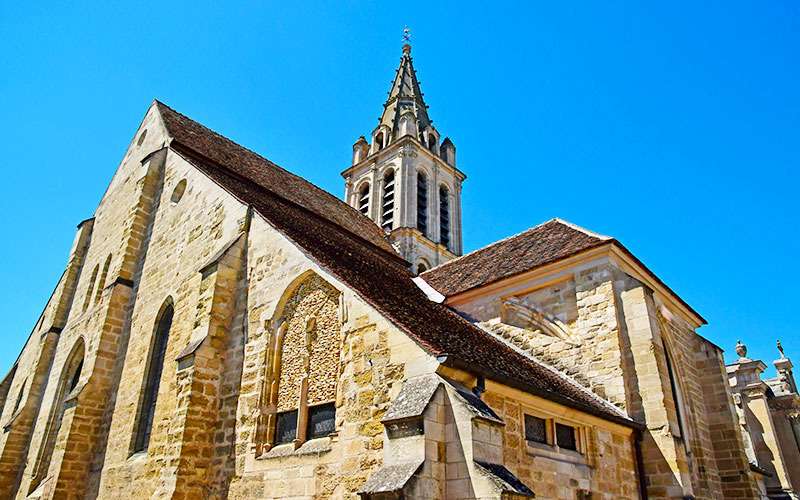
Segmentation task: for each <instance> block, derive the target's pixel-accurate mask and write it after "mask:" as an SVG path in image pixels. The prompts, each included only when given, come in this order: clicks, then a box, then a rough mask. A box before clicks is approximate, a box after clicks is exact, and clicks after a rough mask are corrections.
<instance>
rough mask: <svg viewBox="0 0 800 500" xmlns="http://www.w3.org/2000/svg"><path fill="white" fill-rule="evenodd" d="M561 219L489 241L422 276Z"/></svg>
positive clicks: (551, 220)
mask: <svg viewBox="0 0 800 500" xmlns="http://www.w3.org/2000/svg"><path fill="white" fill-rule="evenodd" d="M560 220H561V219H559V218H557V217H554V218H552V219H550V220H547V221H544V222H542V223H541V224H539V225H536V226H533V227H530V228H528V229H525V230H524V231H520V232H519V233H517V234H512V235H511V236H506V237H505V238H503V239H500V240H497V241H494V242H492V243H489V244H488V245H484V246H482V247H480V248H476V249H475V250H473V251H471V252H469V253H465V254H464V255H459V256H458V257H456V258H455V259H451V260H448V261H447V262H443V263H441V264H439V265H438V266H435V267H432V268H430V269H428V270H427V271H425V272H424V273H422V274H421V275H420V276H424V275H425V274H427V273H429V272H431V271H433V270H434V269H441V268H443V267H445V266H447V265H448V264H452V263H453V262H458V261H460V260H462V259H464V258H465V257H469V256H470V255H472V254H474V253H477V252H480V251H481V250H486V249H487V248H491V247H493V246H495V245H499V244H501V243H505V242H506V241H508V240H512V239H514V238H516V237H517V236H522V235H523V234H525V233H527V232H529V231H533V230H534V229H538V228H540V227H542V226H544V225H546V224H549V223H551V222H556V221H560Z"/></svg>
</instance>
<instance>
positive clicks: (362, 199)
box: [358, 183, 369, 217]
mask: <svg viewBox="0 0 800 500" xmlns="http://www.w3.org/2000/svg"><path fill="white" fill-rule="evenodd" d="M358 211H359V212H361V213H362V214H364V215H366V216H368V217H369V183H365V184H364V185H363V186H361V190H360V191H359V192H358Z"/></svg>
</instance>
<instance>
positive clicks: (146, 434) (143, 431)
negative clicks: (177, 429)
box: [133, 302, 175, 452]
mask: <svg viewBox="0 0 800 500" xmlns="http://www.w3.org/2000/svg"><path fill="white" fill-rule="evenodd" d="M174 312H175V310H174V308H173V306H172V303H171V302H168V303H167V305H166V307H164V309H163V310H162V312H161V316H160V318H159V320H158V323H157V326H156V331H155V339H154V340H153V348H152V351H151V353H150V363H149V365H148V367H147V377H146V380H147V382H146V384H145V387H144V397H143V398H142V406H141V409H140V410H139V419H138V422H137V426H136V441H135V442H134V445H133V451H134V452H138V451H144V450H146V449H147V446H148V445H149V444H150V433H151V432H152V430H153V417H154V415H155V410H156V400H157V399H158V386H159V383H160V382H161V372H162V369H163V368H164V357H165V356H166V353H167V340H168V339H169V330H170V328H171V327H172V316H173V314H174Z"/></svg>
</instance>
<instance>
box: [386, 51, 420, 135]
mask: <svg viewBox="0 0 800 500" xmlns="http://www.w3.org/2000/svg"><path fill="white" fill-rule="evenodd" d="M422 96H423V94H422V91H421V90H420V88H419V81H418V80H417V72H416V70H415V69H414V64H413V61H412V59H411V46H410V45H408V44H406V45H403V57H402V58H401V59H400V67H399V68H397V74H396V75H395V77H394V82H393V83H392V89H391V90H390V91H389V98H388V99H387V100H386V103H385V104H384V105H383V108H384V109H383V115H382V116H381V118H380V121H381V125H387V126H388V127H389V128H390V129H391V130H392V132H396V131H397V130H396V128H397V125H398V120H397V118H398V117H399V116H400V115H402V114H403V113H404V112H406V111H412V112H413V113H414V114H415V115H416V117H417V119H418V120H419V124H418V127H419V130H425V128H426V127H427V126H428V125H430V124H431V123H432V120H431V119H430V118H429V117H428V106H426V105H425V101H424V100H423V99H422Z"/></svg>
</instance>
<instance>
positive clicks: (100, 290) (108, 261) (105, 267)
mask: <svg viewBox="0 0 800 500" xmlns="http://www.w3.org/2000/svg"><path fill="white" fill-rule="evenodd" d="M110 266H111V254H108V257H106V263H105V264H104V265H103V272H101V273H100V281H98V282H97V292H95V296H94V301H95V303H97V302H99V301H100V296H101V295H103V287H104V286H105V284H106V276H107V275H108V268H109V267H110Z"/></svg>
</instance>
